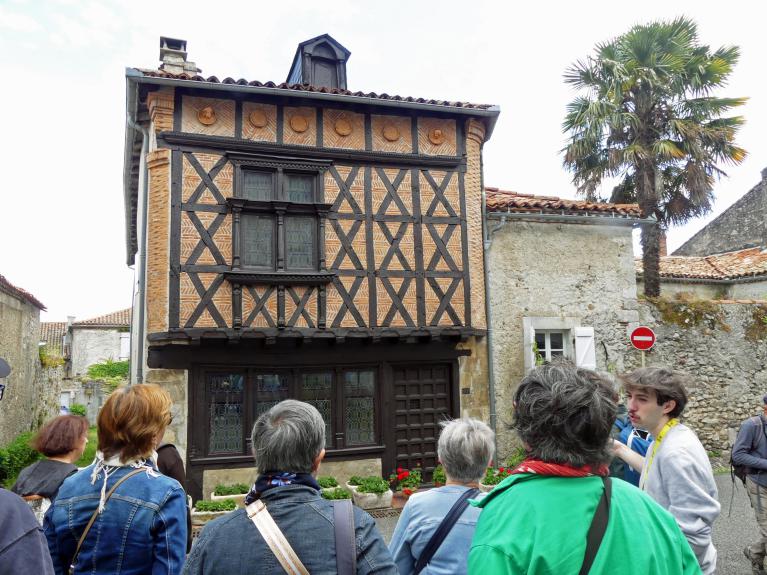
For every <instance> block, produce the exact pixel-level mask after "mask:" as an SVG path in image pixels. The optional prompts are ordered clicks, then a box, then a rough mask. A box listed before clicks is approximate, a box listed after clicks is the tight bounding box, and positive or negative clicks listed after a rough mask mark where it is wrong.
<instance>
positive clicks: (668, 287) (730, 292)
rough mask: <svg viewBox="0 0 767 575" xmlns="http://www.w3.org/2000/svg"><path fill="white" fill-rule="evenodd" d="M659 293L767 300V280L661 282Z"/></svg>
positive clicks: (638, 280) (639, 287)
mask: <svg viewBox="0 0 767 575" xmlns="http://www.w3.org/2000/svg"><path fill="white" fill-rule="evenodd" d="M641 291H642V280H641V278H637V292H639V293H641ZM660 291H661V293H662V294H663V295H664V296H666V297H671V296H673V295H674V294H678V293H685V294H692V295H694V296H695V297H698V298H701V299H767V279H764V280H763V281H748V282H743V281H740V282H733V283H713V282H712V283H706V282H685V281H671V280H668V279H662V280H661V286H660Z"/></svg>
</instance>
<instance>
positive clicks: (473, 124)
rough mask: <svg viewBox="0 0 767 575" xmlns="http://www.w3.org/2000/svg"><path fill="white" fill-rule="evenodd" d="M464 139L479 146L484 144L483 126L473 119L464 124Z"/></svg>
mask: <svg viewBox="0 0 767 575" xmlns="http://www.w3.org/2000/svg"><path fill="white" fill-rule="evenodd" d="M466 138H467V139H469V140H471V141H472V142H475V143H476V144H478V145H480V146H481V145H482V144H483V143H484V142H485V124H483V123H482V122H479V121H477V120H474V119H471V120H469V121H468V122H466Z"/></svg>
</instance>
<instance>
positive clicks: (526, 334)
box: [522, 318, 535, 373]
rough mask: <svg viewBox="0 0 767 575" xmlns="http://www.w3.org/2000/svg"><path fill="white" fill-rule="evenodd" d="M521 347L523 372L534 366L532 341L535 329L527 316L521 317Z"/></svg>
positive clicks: (533, 340)
mask: <svg viewBox="0 0 767 575" xmlns="http://www.w3.org/2000/svg"><path fill="white" fill-rule="evenodd" d="M522 331H523V334H522V347H523V351H524V356H523V357H524V364H525V373H527V372H528V371H530V370H531V369H533V368H534V367H535V354H534V353H533V343H535V329H533V325H532V322H531V321H530V320H529V319H528V318H524V319H523V323H522Z"/></svg>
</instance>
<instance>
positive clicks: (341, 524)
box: [332, 499, 357, 575]
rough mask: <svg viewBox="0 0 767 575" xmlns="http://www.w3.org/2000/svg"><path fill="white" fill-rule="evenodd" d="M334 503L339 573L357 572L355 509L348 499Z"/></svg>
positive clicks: (341, 574)
mask: <svg viewBox="0 0 767 575" xmlns="http://www.w3.org/2000/svg"><path fill="white" fill-rule="evenodd" d="M332 504H333V530H334V531H335V535H336V570H337V572H338V575H354V574H355V573H356V572H357V538H356V537H355V534H354V510H353V509H352V502H351V501H350V500H348V499H336V500H335V501H332Z"/></svg>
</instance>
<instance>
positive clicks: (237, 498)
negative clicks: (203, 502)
mask: <svg viewBox="0 0 767 575" xmlns="http://www.w3.org/2000/svg"><path fill="white" fill-rule="evenodd" d="M246 495H247V493H240V494H238V495H215V494H213V493H211V494H210V500H211V501H223V500H224V499H234V502H235V503H236V504H237V507H243V508H244V507H245V496H246Z"/></svg>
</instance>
